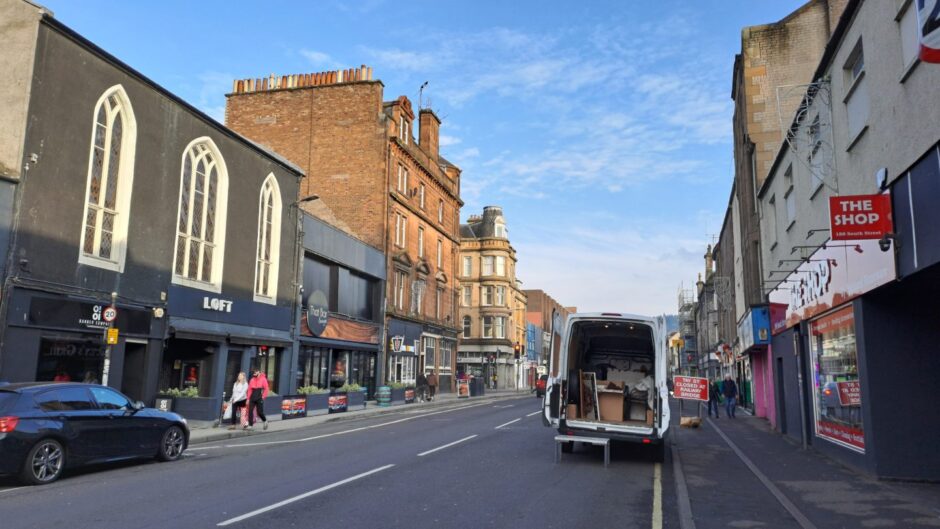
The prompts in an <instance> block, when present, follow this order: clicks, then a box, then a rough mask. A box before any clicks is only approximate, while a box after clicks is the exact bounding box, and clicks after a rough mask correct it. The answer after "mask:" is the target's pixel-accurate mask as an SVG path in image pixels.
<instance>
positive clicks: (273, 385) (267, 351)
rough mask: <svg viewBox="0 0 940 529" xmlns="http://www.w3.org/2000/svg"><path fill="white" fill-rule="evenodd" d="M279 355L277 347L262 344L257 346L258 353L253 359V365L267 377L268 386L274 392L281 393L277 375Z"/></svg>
mask: <svg viewBox="0 0 940 529" xmlns="http://www.w3.org/2000/svg"><path fill="white" fill-rule="evenodd" d="M280 356H281V353H280V351H278V350H277V348H274V347H268V346H265V345H262V346H260V347H258V355H257V356H256V357H255V361H254V367H256V368H258V369H259V370H260V371H261V372H262V373H264V376H266V377H267V378H268V387H269V388H270V390H271V391H273V392H275V393H281V388H280V386H279V382H280V380H279V378H278V375H277V368H278V364H279V363H280V362H279V360H280ZM249 376H251V375H250V374H249Z"/></svg>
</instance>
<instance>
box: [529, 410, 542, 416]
mask: <svg viewBox="0 0 940 529" xmlns="http://www.w3.org/2000/svg"><path fill="white" fill-rule="evenodd" d="M540 413H542V410H539V411H533V412H532V413H530V414H528V415H526V417H531V416H533V415H538V414H540Z"/></svg>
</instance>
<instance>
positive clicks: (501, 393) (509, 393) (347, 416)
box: [189, 390, 535, 445]
mask: <svg viewBox="0 0 940 529" xmlns="http://www.w3.org/2000/svg"><path fill="white" fill-rule="evenodd" d="M520 397H530V398H531V399H532V400H533V401H534V400H535V394H534V393H533V392H531V391H529V390H520V391H516V390H487V391H486V394H485V395H483V396H482V397H470V398H465V399H458V398H457V394H456V393H442V394H438V395H437V397H435V398H434V400H433V401H431V402H415V403H414V404H399V405H395V406H388V407H379V406H378V405H377V404H376V402H375V401H369V402H367V403H366V407H365V408H359V409H355V410H353V409H350V410H349V411H347V412H344V413H336V414H332V415H331V414H323V415H315V416H311V417H303V418H300V419H290V420H286V421H284V420H281V416H280V415H277V416H271V417H269V421H268V429H267V430H263V429H262V428H261V423H257V424H255V429H254V430H251V431H246V430H242V429H241V428H240V427H239V428H238V429H236V430H229V429H228V426H229V425H228V424H225V425H223V426H221V427H216V426H215V422H211V421H189V428H190V435H189V444H190V445H195V444H200V443H208V442H210V441H218V440H222V439H234V438H237V437H246V436H250V435H261V434H268V433H275V432H283V431H288V430H298V429H301V428H309V427H313V426H316V425H319V424H323V423H328V422H336V421H347V420H352V419H367V418H370V417H375V416H378V415H385V414H389V413H401V412H414V411H415V410H427V411H430V410H433V409H435V408H443V407H446V406H454V405H459V404H475V403H477V404H478V403H481V402H495V401H500V400H505V399H512V398H520Z"/></svg>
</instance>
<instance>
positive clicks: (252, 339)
mask: <svg viewBox="0 0 940 529" xmlns="http://www.w3.org/2000/svg"><path fill="white" fill-rule="evenodd" d="M228 339H229V341H230V342H232V343H237V344H241V345H268V346H271V347H291V346H292V345H294V343H293V342H291V341H289V340H281V339H278V338H269V337H265V336H239V335H237V334H230V335H228Z"/></svg>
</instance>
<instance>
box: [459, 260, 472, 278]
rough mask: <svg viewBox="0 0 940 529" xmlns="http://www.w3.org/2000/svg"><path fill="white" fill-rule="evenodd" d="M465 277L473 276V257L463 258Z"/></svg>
mask: <svg viewBox="0 0 940 529" xmlns="http://www.w3.org/2000/svg"><path fill="white" fill-rule="evenodd" d="M462 272H463V276H464V277H470V276H472V275H473V257H470V256H467V255H465V256H464V258H463V269H462Z"/></svg>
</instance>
